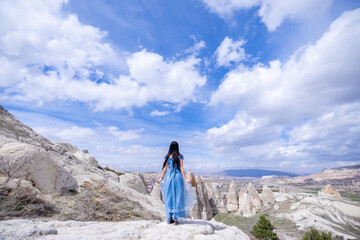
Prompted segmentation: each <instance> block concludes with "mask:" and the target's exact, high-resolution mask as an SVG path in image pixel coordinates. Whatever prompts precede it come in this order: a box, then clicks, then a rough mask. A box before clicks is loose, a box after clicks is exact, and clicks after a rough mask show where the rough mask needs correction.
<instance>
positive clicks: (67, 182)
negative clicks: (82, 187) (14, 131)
mask: <svg viewBox="0 0 360 240" xmlns="http://www.w3.org/2000/svg"><path fill="white" fill-rule="evenodd" d="M0 156H1V157H2V159H3V160H2V161H3V164H5V165H8V166H9V167H8V168H9V170H10V172H11V171H13V172H14V171H15V172H14V173H13V176H12V177H19V178H20V177H21V178H25V179H28V180H31V181H33V182H34V183H35V185H36V187H38V188H39V189H40V190H41V191H42V192H44V193H54V192H62V191H66V190H69V189H74V190H76V189H77V182H76V181H75V179H74V178H73V177H72V176H71V175H70V174H69V173H68V172H67V171H66V170H65V169H64V168H63V167H60V166H59V165H58V164H57V163H56V162H55V161H54V160H52V159H51V157H50V155H49V154H48V153H47V152H46V151H44V150H43V149H41V148H38V147H34V146H32V145H30V144H27V143H16V142H12V143H6V144H4V145H3V146H2V147H1V148H0ZM17 169H19V170H18V171H16V170H17Z"/></svg>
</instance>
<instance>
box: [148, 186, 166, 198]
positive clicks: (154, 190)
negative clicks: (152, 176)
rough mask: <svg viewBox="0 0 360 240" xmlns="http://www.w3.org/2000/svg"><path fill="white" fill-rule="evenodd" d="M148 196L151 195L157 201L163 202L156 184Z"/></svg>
mask: <svg viewBox="0 0 360 240" xmlns="http://www.w3.org/2000/svg"><path fill="white" fill-rule="evenodd" d="M150 195H151V196H152V197H154V198H156V199H157V200H160V201H163V199H162V195H161V191H160V186H159V184H156V185H155V186H154V187H153V189H152V191H151V194H150Z"/></svg>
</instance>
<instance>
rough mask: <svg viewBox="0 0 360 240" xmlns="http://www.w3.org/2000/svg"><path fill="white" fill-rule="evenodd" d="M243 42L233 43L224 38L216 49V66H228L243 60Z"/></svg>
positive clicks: (229, 39)
mask: <svg viewBox="0 0 360 240" xmlns="http://www.w3.org/2000/svg"><path fill="white" fill-rule="evenodd" d="M244 43H245V41H242V40H240V41H234V40H233V39H231V38H229V37H225V38H224V40H223V41H222V42H221V44H220V46H219V47H218V48H217V49H216V51H215V55H216V61H217V65H218V66H230V65H231V64H232V63H239V62H240V61H242V60H245V58H246V55H245V50H244V48H242V46H243V45H244Z"/></svg>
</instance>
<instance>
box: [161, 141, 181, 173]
mask: <svg viewBox="0 0 360 240" xmlns="http://www.w3.org/2000/svg"><path fill="white" fill-rule="evenodd" d="M171 154H172V159H173V167H174V168H175V164H176V165H177V166H178V168H179V169H180V160H179V157H180V156H181V154H180V152H179V144H178V143H177V142H176V141H172V142H171V143H170V147H169V151H168V153H167V154H166V156H165V161H164V163H163V167H162V169H164V167H165V165H166V161H167V160H168V158H169V157H170V155H171Z"/></svg>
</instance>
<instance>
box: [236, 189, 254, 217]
mask: <svg viewBox="0 0 360 240" xmlns="http://www.w3.org/2000/svg"><path fill="white" fill-rule="evenodd" d="M237 214H239V215H243V216H244V217H251V216H253V215H255V214H256V209H255V206H254V204H253V203H252V202H251V198H250V195H249V194H248V193H247V192H246V191H240V193H239V211H237Z"/></svg>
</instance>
